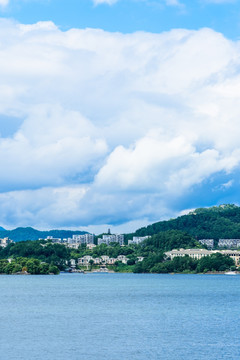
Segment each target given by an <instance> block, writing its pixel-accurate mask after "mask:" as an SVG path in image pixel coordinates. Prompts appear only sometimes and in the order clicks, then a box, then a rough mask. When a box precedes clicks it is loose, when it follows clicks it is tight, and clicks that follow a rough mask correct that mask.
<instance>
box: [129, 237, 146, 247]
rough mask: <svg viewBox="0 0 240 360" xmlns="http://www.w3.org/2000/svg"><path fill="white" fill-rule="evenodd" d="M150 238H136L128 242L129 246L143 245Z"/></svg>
mask: <svg viewBox="0 0 240 360" xmlns="http://www.w3.org/2000/svg"><path fill="white" fill-rule="evenodd" d="M149 237H150V236H134V237H133V239H132V240H128V245H131V244H136V245H138V244H140V243H142V242H143V241H144V240H146V239H148V238H149Z"/></svg>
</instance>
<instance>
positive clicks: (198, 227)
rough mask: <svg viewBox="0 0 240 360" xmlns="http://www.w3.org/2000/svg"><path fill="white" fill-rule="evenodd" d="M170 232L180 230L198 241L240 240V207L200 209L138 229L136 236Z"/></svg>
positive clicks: (228, 206) (226, 206)
mask: <svg viewBox="0 0 240 360" xmlns="http://www.w3.org/2000/svg"><path fill="white" fill-rule="evenodd" d="M168 230H180V231H183V232H186V233H188V234H190V235H192V236H194V237H195V238H196V239H215V240H217V239H240V207H238V206H236V205H230V204H227V205H220V206H214V207H210V208H199V209H196V210H194V211H192V212H190V213H189V214H188V215H183V216H179V217H177V218H176V219H170V220H167V221H159V222H157V223H154V224H152V225H149V226H147V227H143V228H141V229H138V230H137V231H136V232H135V234H134V235H135V236H146V235H154V234H157V233H159V232H161V231H168Z"/></svg>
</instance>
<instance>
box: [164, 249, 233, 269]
mask: <svg viewBox="0 0 240 360" xmlns="http://www.w3.org/2000/svg"><path fill="white" fill-rule="evenodd" d="M216 253H220V254H222V255H225V256H230V258H232V259H233V260H234V262H235V265H239V259H240V251H239V250H206V249H180V250H171V251H167V252H165V255H166V256H167V257H169V258H170V259H171V260H172V259H174V258H175V257H179V256H181V257H184V256H186V255H188V256H189V257H191V258H193V259H196V260H200V259H201V258H203V257H205V256H210V255H212V254H216Z"/></svg>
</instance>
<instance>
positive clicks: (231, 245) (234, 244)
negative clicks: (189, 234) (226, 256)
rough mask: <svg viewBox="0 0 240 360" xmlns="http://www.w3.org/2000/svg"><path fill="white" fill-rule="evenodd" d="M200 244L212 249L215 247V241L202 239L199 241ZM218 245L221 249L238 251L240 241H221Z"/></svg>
mask: <svg viewBox="0 0 240 360" xmlns="http://www.w3.org/2000/svg"><path fill="white" fill-rule="evenodd" d="M199 242H200V244H202V245H206V246H207V247H208V248H210V249H212V248H213V247H214V240H213V239H202V240H199ZM216 245H217V246H218V247H219V248H227V249H237V248H240V239H219V240H218V242H217V243H216Z"/></svg>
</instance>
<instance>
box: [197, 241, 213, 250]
mask: <svg viewBox="0 0 240 360" xmlns="http://www.w3.org/2000/svg"><path fill="white" fill-rule="evenodd" d="M199 242H200V244H202V245H206V246H207V247H208V248H209V249H212V248H213V247H214V240H213V239H201V240H199Z"/></svg>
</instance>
